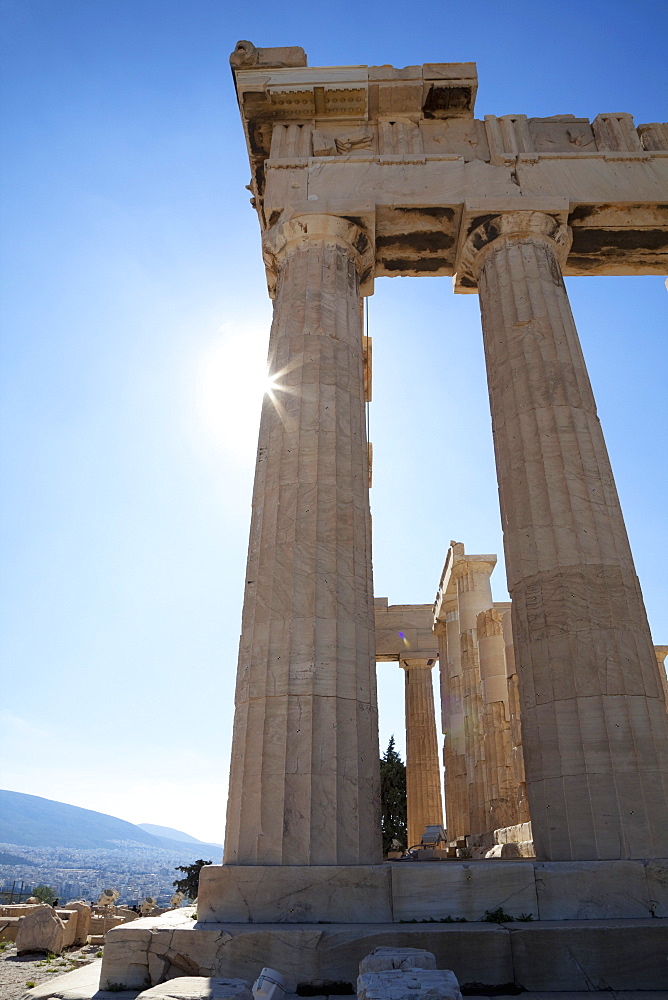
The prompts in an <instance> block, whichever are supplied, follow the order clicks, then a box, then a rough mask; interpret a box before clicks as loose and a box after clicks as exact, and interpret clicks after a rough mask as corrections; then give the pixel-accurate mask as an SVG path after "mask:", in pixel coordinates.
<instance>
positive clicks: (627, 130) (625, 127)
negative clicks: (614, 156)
mask: <svg viewBox="0 0 668 1000" xmlns="http://www.w3.org/2000/svg"><path fill="white" fill-rule="evenodd" d="M591 124H592V128H593V130H594V136H595V137H596V145H597V146H598V148H599V150H603V151H605V150H610V151H611V152H615V153H642V152H643V148H642V145H641V144H640V139H639V137H638V133H637V132H636V129H635V126H634V124H633V116H632V115H628V114H626V113H624V112H621V111H620V112H617V113H616V114H607V115H597V116H596V118H594V120H593V122H592V123H591Z"/></svg>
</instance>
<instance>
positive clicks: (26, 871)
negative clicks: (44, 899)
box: [0, 843, 220, 906]
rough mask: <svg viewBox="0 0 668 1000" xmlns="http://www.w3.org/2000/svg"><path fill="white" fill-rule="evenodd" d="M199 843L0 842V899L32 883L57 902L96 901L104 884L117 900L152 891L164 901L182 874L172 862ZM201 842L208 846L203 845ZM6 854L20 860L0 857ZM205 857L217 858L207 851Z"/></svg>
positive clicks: (188, 857) (23, 893) (134, 899)
mask: <svg viewBox="0 0 668 1000" xmlns="http://www.w3.org/2000/svg"><path fill="white" fill-rule="evenodd" d="M198 846H199V845H196V844H194V845H191V844H187V843H184V844H183V850H182V851H180V850H178V849H177V850H169V849H160V848H154V847H150V846H147V847H143V846H141V845H137V844H133V843H126V844H123V843H118V845H117V846H115V847H114V848H96V849H81V848H68V847H27V846H25V845H17V844H4V843H0V899H2V900H3V901H4V902H15V903H17V902H20V901H21V900H24V899H26V898H27V897H28V896H30V895H31V892H32V890H33V889H34V888H35V887H36V886H39V885H47V886H49V887H50V888H52V889H53V891H54V892H55V893H56V896H57V897H58V899H59V901H60V903H61V904H64V903H66V902H67V901H68V900H71V899H83V900H86V901H87V902H91V901H92V902H96V901H97V899H98V896H99V895H100V893H101V892H102V891H103V890H104V889H117V890H118V892H119V893H120V896H119V899H118V903H119V904H124V905H127V906H134V905H138V904H139V903H141V901H142V900H143V899H145V898H146V896H153V897H154V898H155V899H156V901H157V904H158V906H166V905H167V904H168V903H169V899H170V897H171V896H172V895H173V893H174V891H175V890H174V886H173V882H174V881H175V879H178V878H179V877H181V876H182V874H183V873H182V872H179V871H176V868H177V867H178V866H179V865H189V864H192V863H193V861H194V860H196V859H197V858H200V857H202V853H201V851H198V850H197V848H198ZM193 848H194V850H193ZM202 848H203V849H204V850H205V851H206V845H202ZM7 855H10V856H12V860H13V861H14V860H15V861H16V862H20V861H21V860H23V863H12V864H6V863H3V862H4V861H5V860H6V856H7ZM204 860H205V861H213V862H214V863H216V862H219V861H220V859H219V858H215V857H210V855H209V854H205V856H204ZM10 897H13V898H12V899H10Z"/></svg>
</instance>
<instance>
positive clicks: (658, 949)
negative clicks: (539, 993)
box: [510, 920, 668, 990]
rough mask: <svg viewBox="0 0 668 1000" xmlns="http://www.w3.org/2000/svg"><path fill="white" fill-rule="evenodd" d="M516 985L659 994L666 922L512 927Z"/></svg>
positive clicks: (667, 933)
mask: <svg viewBox="0 0 668 1000" xmlns="http://www.w3.org/2000/svg"><path fill="white" fill-rule="evenodd" d="M510 943H511V949H512V956H513V968H514V970H515V982H517V983H521V984H522V986H524V987H525V989H527V990H541V989H550V990H662V989H665V987H666V955H667V954H668V921H665V920H662V921H659V920H623V921H606V920H600V921H599V920H590V921H583V920H577V921H563V922H559V923H551V922H548V923H546V924H537V925H535V926H533V925H531V924H522V925H511V927H510Z"/></svg>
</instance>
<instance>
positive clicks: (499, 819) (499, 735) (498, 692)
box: [478, 608, 517, 830]
mask: <svg viewBox="0 0 668 1000" xmlns="http://www.w3.org/2000/svg"><path fill="white" fill-rule="evenodd" d="M502 619H503V612H502V611H500V610H499V609H498V608H488V609H487V611H481V612H480V614H479V615H478V657H479V660H480V677H481V681H482V700H483V734H484V742H485V776H486V778H485V780H486V789H487V801H486V808H487V819H488V825H487V829H488V830H496V829H498V828H499V827H503V826H512V825H513V824H514V823H516V822H517V819H516V818H515V817H516V812H515V809H514V804H515V803H514V795H513V780H512V779H513V772H512V743H511V737H510V713H509V710H508V708H509V706H508V681H507V677H506V651H505V640H504V637H503V624H502Z"/></svg>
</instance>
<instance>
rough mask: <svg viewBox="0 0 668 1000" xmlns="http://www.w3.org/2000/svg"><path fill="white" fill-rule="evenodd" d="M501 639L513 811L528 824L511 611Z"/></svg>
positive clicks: (518, 820) (506, 617) (504, 618)
mask: <svg viewBox="0 0 668 1000" xmlns="http://www.w3.org/2000/svg"><path fill="white" fill-rule="evenodd" d="M503 639H504V643H505V652H506V677H507V682H508V712H509V716H510V752H511V757H510V761H511V767H512V771H513V784H514V797H515V809H516V814H517V820H516V822H517V823H528V822H529V820H530V819H531V816H530V814H529V802H528V800H527V786H526V775H525V773H524V747H523V746H522V723H521V712H522V710H521V705H520V695H519V682H518V678H517V667H516V665H515V647H514V645H513V624H512V611H506V612H505V613H504V615H503Z"/></svg>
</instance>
